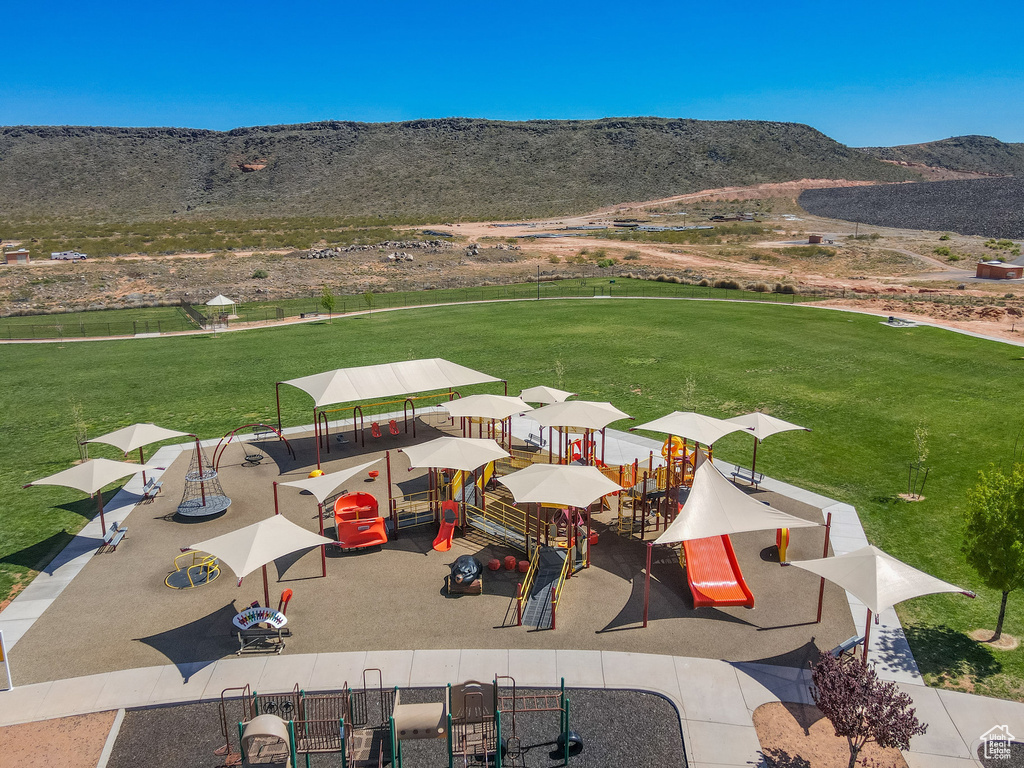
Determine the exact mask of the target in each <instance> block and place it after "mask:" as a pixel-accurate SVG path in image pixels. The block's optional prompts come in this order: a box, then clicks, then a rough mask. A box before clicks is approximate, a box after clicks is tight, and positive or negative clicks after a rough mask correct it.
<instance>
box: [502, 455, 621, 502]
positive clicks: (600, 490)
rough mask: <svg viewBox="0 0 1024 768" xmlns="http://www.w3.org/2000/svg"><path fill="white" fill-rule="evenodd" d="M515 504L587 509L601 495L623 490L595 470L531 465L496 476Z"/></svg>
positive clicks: (592, 468)
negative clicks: (503, 475)
mask: <svg viewBox="0 0 1024 768" xmlns="http://www.w3.org/2000/svg"><path fill="white" fill-rule="evenodd" d="M498 482H499V483H501V484H502V485H504V486H505V487H506V488H508V489H509V490H510V491H511V492H512V495H513V496H514V497H515V500H516V501H517V502H523V501H535V502H539V503H541V504H561V505H564V506H567V507H588V506H590V505H591V504H593V503H594V502H595V501H597V500H598V499H599V498H601V497H602V496H607V495H608V494H609V493H615V492H616V491H621V490H622V487H621V486H620V485H619V484H618V483H615V482H612V481H611V480H609V479H608V478H607V477H605V476H604V475H602V474H601V472H600V470H598V469H597V468H596V467H580V466H575V465H568V466H567V465H564V464H533V465H531V466H529V467H527V468H526V469H521V470H519V471H518V472H513V473H512V474H511V475H506V476H505V477H499V478H498Z"/></svg>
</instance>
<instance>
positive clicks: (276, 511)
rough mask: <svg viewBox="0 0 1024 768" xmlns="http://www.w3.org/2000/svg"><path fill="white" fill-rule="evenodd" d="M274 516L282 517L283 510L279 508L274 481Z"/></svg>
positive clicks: (275, 482)
mask: <svg viewBox="0 0 1024 768" xmlns="http://www.w3.org/2000/svg"><path fill="white" fill-rule="evenodd" d="M274 514H275V515H280V514H281V510H280V509H278V507H277V480H275V481H274ZM321 519H323V518H321ZM321 533H323V531H321Z"/></svg>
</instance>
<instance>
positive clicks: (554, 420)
mask: <svg viewBox="0 0 1024 768" xmlns="http://www.w3.org/2000/svg"><path fill="white" fill-rule="evenodd" d="M527 416H528V417H529V418H531V419H533V420H534V421H536V422H537V423H538V424H540V425H541V426H542V427H576V428H578V429H604V428H605V427H606V426H608V425H609V424H611V423H612V422H613V421H619V420H620V419H629V418H632V417H631V416H630V415H629V414H628V413H624V412H622V411H620V410H619V409H618V408H616V407H615V406H614V405H612V404H611V403H596V402H591V401H589V400H567V401H565V402H562V403H554V404H552V405H545V406H544V407H543V408H538V409H537V410H535V411H530V412H529V414H527Z"/></svg>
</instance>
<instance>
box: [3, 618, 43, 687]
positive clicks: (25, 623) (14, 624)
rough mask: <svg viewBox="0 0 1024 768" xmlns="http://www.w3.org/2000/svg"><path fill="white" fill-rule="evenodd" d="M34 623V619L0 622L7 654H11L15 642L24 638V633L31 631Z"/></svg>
mask: <svg viewBox="0 0 1024 768" xmlns="http://www.w3.org/2000/svg"><path fill="white" fill-rule="evenodd" d="M34 623H35V619H18V620H17V621H2V620H0V632H3V633H4V645H6V646H7V653H8V654H10V653H11V649H13V648H14V646H15V645H16V644H17V642H18V641H19V640H21V638H23V637H24V636H25V633H26V632H28V631H29V630H30V629H32V624H34ZM14 663H17V662H14ZM11 674H12V675H13V674H14V672H13V671H12V672H11Z"/></svg>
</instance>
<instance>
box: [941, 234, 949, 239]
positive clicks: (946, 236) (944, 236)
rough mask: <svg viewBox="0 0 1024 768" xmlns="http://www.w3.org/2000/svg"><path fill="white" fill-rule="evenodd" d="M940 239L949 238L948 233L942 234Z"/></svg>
mask: <svg viewBox="0 0 1024 768" xmlns="http://www.w3.org/2000/svg"><path fill="white" fill-rule="evenodd" d="M939 240H949V235H947V234H943V235H942V236H941V237H940V238H939Z"/></svg>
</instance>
